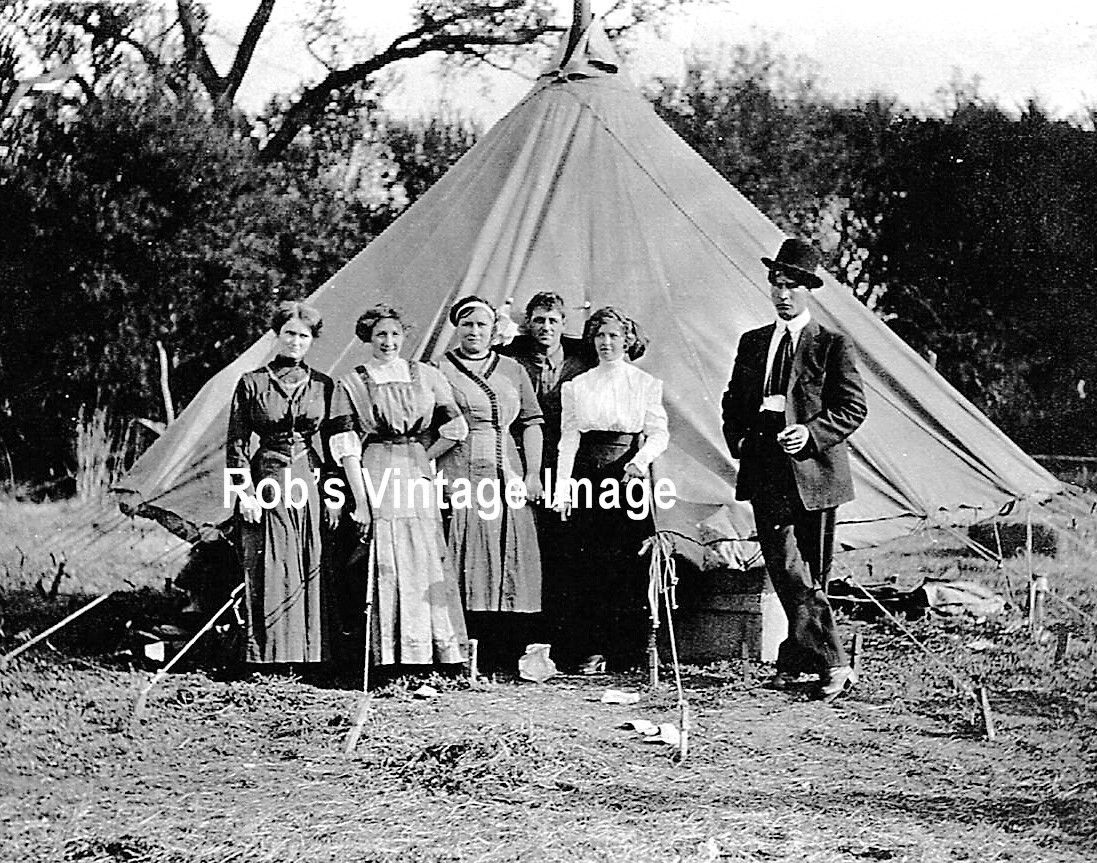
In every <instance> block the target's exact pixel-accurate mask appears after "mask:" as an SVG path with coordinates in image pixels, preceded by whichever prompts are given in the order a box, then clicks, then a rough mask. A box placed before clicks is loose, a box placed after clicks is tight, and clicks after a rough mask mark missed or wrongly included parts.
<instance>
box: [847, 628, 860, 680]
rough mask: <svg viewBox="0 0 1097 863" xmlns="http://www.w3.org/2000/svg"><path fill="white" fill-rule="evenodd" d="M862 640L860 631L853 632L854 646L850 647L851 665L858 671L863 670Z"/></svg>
mask: <svg viewBox="0 0 1097 863" xmlns="http://www.w3.org/2000/svg"><path fill="white" fill-rule="evenodd" d="M862 641H863V637H862V635H861V633H860V632H855V633H853V646H852V647H851V648H850V649H849V667H850V668H852V669H853V670H854V671H858V672H859V671H860V670H861V647H862Z"/></svg>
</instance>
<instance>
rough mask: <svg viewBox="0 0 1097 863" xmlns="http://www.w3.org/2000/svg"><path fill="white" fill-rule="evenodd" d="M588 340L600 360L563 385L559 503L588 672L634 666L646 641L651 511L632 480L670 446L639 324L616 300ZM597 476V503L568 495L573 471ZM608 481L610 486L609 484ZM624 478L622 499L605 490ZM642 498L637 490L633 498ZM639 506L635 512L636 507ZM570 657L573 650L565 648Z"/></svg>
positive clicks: (590, 326)
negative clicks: (630, 490)
mask: <svg viewBox="0 0 1097 863" xmlns="http://www.w3.org/2000/svg"><path fill="white" fill-rule="evenodd" d="M583 340H584V341H585V342H586V343H587V344H588V346H589V347H590V348H591V349H592V350H593V352H594V354H595V355H596V356H597V359H598V365H597V366H595V367H594V368H593V369H591V370H590V371H588V372H584V373H583V374H581V375H579V376H578V377H576V378H574V379H573V380H570V381H568V382H567V383H565V384H564V385H563V387H562V389H561V418H560V432H561V434H560V452H559V458H558V461H557V470H558V478H557V479H556V492H555V495H554V498H555V505H556V507H557V509H559V510H560V511H561V513H562V514H563V516H564V517H565V518H568V519H569V520H570V521H571V522H572V532H573V536H574V542H573V544H572V548H571V555H570V557H571V566H570V567H568V569H569V571H570V577H571V579H572V583H571V585H570V588H569V589H568V590H567V593H568V594H569V595H570V597H571V601H570V602H569V603H568V605H569V606H570V614H569V615H568V616H569V620H568V621H565V625H566V626H568V627H569V628H570V629H571V632H572V636H571V638H569V639H568V641H569V643H568V644H565V645H561V648H562V650H561V651H560V652H562V653H565V654H566V652H568V651H569V650H570V652H571V653H572V658H584V657H585V658H584V659H583V662H582V664H581V666H580V668H581V670H583V671H588V672H589V671H596V670H598V669H599V667H601V666H603V665H604V661H603V656H604V655H605V654H606V653H607V652H611V653H610V659H611V660H612V662H611V664H612V665H614V666H616V667H618V668H628V667H631V666H632V665H633V664H635V663H636V662H638V661H640V660H642V658H643V651H644V646H645V644H646V620H647V617H648V613H647V601H646V595H647V582H648V576H647V565H646V564H645V563H644V561H643V560H642V559H641V558H640V557H638V556H637V552H638V551H639V549H640V544H641V543H642V542H643V541H644V540H645V539H647V538H648V537H649V536H651V535H652V533H653V532H654V524H653V520H652V518H651V514H650V512H649V513H647V514H646V516H645V517H644V518H634V517H630V510H629V509H628V505H627V503H626V487H627V484H628V483H630V482H647V476H648V470H649V468H650V466H651V463H652V461H654V460H655V459H656V458H657V457H658V456H660V455H661V454H662V453H663V452H664V451H665V450H666V448H667V442H668V435H667V413H666V410H665V409H664V408H663V382H662V381H661V380H659V379H658V378H655V377H653V376H652V375H649V374H648V373H647V372H645V371H643V370H642V369H639V368H637V367H636V366H634V365H632V363H631V362H629V357H630V356H632V357H636V356H639V355H641V354H642V353H643V340H642V338H641V337H640V335H639V333H638V332H637V329H636V325H635V323H634V322H633V321H632V320H631V319H630V318H628V317H627V316H626V315H624V314H622V313H621V312H619V311H618V310H616V309H614V308H611V307H609V306H607V307H605V308H602V309H599V310H598V311H596V312H595V313H594V314H592V315H591V316H590V318H589V319H588V320H587V323H586V326H585V327H584V328H583ZM573 478H574V479H575V480H580V479H584V478H585V479H589V480H590V484H591V487H592V494H591V496H590V498H591V504H592V505H589V506H588V505H586V504H587V501H586V499H585V496H584V495H583V493H582V492H579V493H578V494H577V497H579V498H580V499H579V500H572V499H571V497H570V494H569V491H570V482H569V481H570V480H571V479H573ZM607 483H608V485H607ZM608 486H616V490H617V492H618V494H617V497H616V502H617V504H618V505H617V506H612V505H606V504H607V503H608V504H612V503H613V500H612V499H611V498H609V497H608V496H607V497H604V496H603V494H602V492H603V489H605V488H607V487H608ZM634 499H635V497H634ZM632 515H636V513H635V512H633V513H632ZM562 658H564V659H565V660H566V659H567V656H566V655H565V656H563V657H562Z"/></svg>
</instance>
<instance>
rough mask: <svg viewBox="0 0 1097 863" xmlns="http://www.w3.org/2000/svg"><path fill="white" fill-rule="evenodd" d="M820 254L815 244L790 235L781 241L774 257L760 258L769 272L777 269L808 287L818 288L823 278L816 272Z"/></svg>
mask: <svg viewBox="0 0 1097 863" xmlns="http://www.w3.org/2000/svg"><path fill="white" fill-rule="evenodd" d="M820 260H821V256H820V255H819V252H818V251H817V250H816V248H815V246H813V245H812V244H811V243H808V242H805V241H804V240H798V239H796V238H795V237H790V238H789V239H787V240H785V241H784V242H783V243H781V248H780V249H778V250H777V257H776V258H762V263H763V264H765V265H766V269H768V270H769V271H770V272H771V273H772V272H773V271H774V270H779V271H781V272H783V273H785V274H787V275H789V276H791V277H792V278H794V279H796V280H797V281H798V282H800V284H802V285H804V286H805V287H808V288H812V289H814V288H818V287H819V286H820V285H822V284H823V280H822V279H821V278H819V276H818V275H817V274H816V272H815V271H816V270H817V269H818V268H819V263H820Z"/></svg>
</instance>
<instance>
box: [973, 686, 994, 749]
mask: <svg viewBox="0 0 1097 863" xmlns="http://www.w3.org/2000/svg"><path fill="white" fill-rule="evenodd" d="M975 696H976V698H977V699H978V700H979V714H980V716H982V717H983V731H985V732H986V735H987V740H994V738H995V732H994V716H993V715H992V714H991V712H990V694H989V693H988V692H987V688H986V687H985V686H980V687H979V688H978V689H976V690H975Z"/></svg>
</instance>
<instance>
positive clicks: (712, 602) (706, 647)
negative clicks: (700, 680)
mask: <svg viewBox="0 0 1097 863" xmlns="http://www.w3.org/2000/svg"><path fill="white" fill-rule="evenodd" d="M679 574H680V578H679V581H678V609H677V610H676V611H675V612H674V630H675V635H676V636H677V640H678V657H679V659H680V660H681V661H682V662H684V663H689V664H695V665H696V664H708V663H710V662H716V661H719V660H721V659H739V658H741V657H742V656H743V655H744V654H743V650H744V647H743V646H744V645H745V646H746V648H745V649H746V654H745V655H746V656H747V657H749V658H750V659H754V660H761V661H763V662H775V661H776V659H777V648H778V646H779V645H780V644H781V642H782V641H783V640H784V639H785V635H786V633H787V631H788V624H787V622H786V620H785V614H784V612H783V611H782V610H781V603H780V602H779V601H778V599H777V594H775V593H774V592H773V588H772V587H771V586H770V583H769V577H768V576H767V575H766V571H765V569H762V568H760V567H759V568H756V569H750V570H747V571H746V572H736V571H732V570H719V571H715V572H702V571H700V570H697V569H695V568H693V567H691V566H686V567H681V566H680V569H679ZM659 653H660V656H662V657H663V658H664V659H667V658H669V656H670V643H669V641H668V638H667V631H666V625H665V623H664V625H663V626H662V627H661V628H660V643H659Z"/></svg>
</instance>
